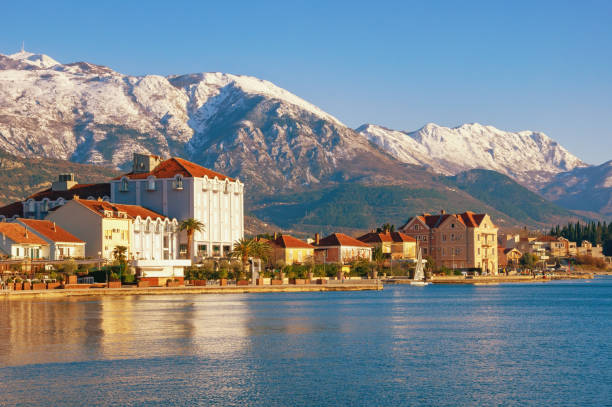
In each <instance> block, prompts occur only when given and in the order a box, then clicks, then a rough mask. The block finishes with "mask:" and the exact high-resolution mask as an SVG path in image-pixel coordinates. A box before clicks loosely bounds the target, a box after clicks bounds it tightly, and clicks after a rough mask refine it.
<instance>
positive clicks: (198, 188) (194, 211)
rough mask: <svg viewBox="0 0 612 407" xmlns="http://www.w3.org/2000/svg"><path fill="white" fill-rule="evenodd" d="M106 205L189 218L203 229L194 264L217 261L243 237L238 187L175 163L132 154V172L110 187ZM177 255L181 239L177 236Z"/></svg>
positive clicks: (220, 176) (184, 246) (191, 166)
mask: <svg viewBox="0 0 612 407" xmlns="http://www.w3.org/2000/svg"><path fill="white" fill-rule="evenodd" d="M110 185H111V186H110V192H111V202H115V203H118V204H131V205H140V206H143V207H145V208H147V209H150V210H152V211H155V212H157V213H160V214H162V215H164V216H167V217H169V218H176V219H177V220H178V221H179V222H180V221H182V220H184V219H188V218H195V219H197V220H199V221H200V222H202V223H203V224H204V226H205V230H204V231H203V232H196V233H195V235H194V242H193V247H192V250H191V253H193V256H194V259H193V260H198V259H200V258H204V257H223V256H226V255H227V254H228V253H229V252H230V251H231V250H232V246H233V244H234V242H235V241H236V240H238V239H241V238H242V237H243V236H244V209H243V194H244V184H242V183H241V182H240V181H239V180H237V179H236V180H235V179H232V178H230V177H227V176H225V175H223V174H220V173H218V172H215V171H212V170H209V169H207V168H204V167H202V166H199V165H197V164H194V163H192V162H189V161H186V160H183V159H181V158H175V157H173V158H170V159H167V160H162V159H161V158H160V157H157V156H152V155H144V154H134V163H133V169H132V172H130V173H128V174H125V175H123V176H121V177H118V178H116V179H114V180H112V181H111V183H110ZM179 246H180V253H181V255H184V254H185V253H186V251H187V236H186V234H185V233H182V234H181V236H180V243H179Z"/></svg>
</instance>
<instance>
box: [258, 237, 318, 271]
mask: <svg viewBox="0 0 612 407" xmlns="http://www.w3.org/2000/svg"><path fill="white" fill-rule="evenodd" d="M268 243H269V244H270V248H271V253H270V262H271V263H272V264H277V263H279V262H283V264H285V265H291V264H303V263H305V262H308V261H313V262H314V249H315V248H314V246H312V245H310V244H308V243H306V242H304V241H303V240H300V239H297V238H295V237H293V236H289V235H276V234H275V237H274V239H273V240H270V241H269V242H268Z"/></svg>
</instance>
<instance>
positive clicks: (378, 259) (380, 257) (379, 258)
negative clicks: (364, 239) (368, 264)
mask: <svg viewBox="0 0 612 407" xmlns="http://www.w3.org/2000/svg"><path fill="white" fill-rule="evenodd" d="M372 260H374V262H375V263H376V267H377V268H378V272H379V273H381V275H382V270H383V266H384V264H385V254H384V253H383V249H382V247H381V246H377V247H375V248H374V251H373V252H372Z"/></svg>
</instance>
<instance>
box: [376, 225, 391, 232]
mask: <svg viewBox="0 0 612 407" xmlns="http://www.w3.org/2000/svg"><path fill="white" fill-rule="evenodd" d="M387 232H395V225H392V224H390V223H385V224H383V225H382V226H381V227H379V228H377V229H376V233H387Z"/></svg>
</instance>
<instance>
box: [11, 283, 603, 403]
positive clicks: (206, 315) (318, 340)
mask: <svg viewBox="0 0 612 407" xmlns="http://www.w3.org/2000/svg"><path fill="white" fill-rule="evenodd" d="M611 347H612V279H611V278H600V279H595V280H593V281H592V282H590V283H587V282H559V283H549V284H533V285H529V284H526V285H501V286H492V287H470V286H429V287H421V288H416V287H415V288H412V287H405V286H403V287H387V288H386V289H385V290H384V291H383V292H347V293H292V294H251V295H223V296H221V295H219V296H218V295H199V296H198V295H186V296H163V297H162V296H142V297H126V298H96V299H86V300H83V299H76V300H70V299H64V300H57V301H55V300H54V301H40V300H27V301H11V302H8V301H2V300H0V405H2V406H4V405H9V406H10V405H53V406H56V405H87V406H90V405H101V406H110V405H113V406H126V405H180V406H189V405H258V406H271V405H286V406H316V405H350V406H358V405H389V406H397V405H427V406H430V405H446V406H458V405H459V406H464V405H468V406H481V405H487V406H489V405H496V406H497V405H521V406H522V405H541V406H552V405H573V406H587V405H588V406H605V405H612V351H611Z"/></svg>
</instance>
